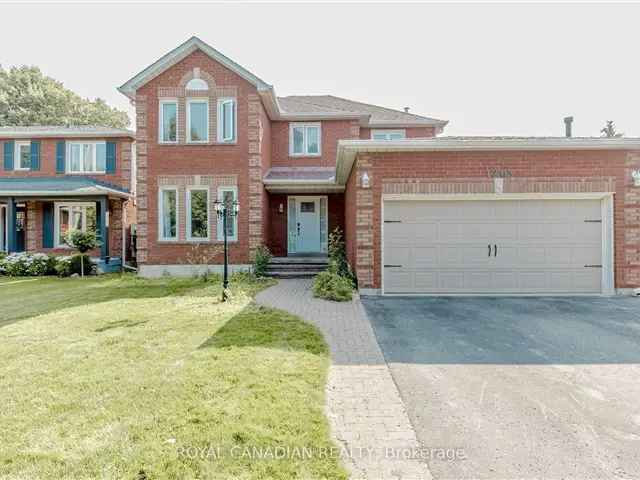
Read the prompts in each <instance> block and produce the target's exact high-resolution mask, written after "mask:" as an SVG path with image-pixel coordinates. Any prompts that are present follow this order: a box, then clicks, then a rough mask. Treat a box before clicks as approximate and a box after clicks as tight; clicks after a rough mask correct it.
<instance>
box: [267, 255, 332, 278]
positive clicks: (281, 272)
mask: <svg viewBox="0 0 640 480" xmlns="http://www.w3.org/2000/svg"><path fill="white" fill-rule="evenodd" d="M327 265H328V263H327V257H326V256H318V257H311V256H309V257H307V256H305V257H303V256H295V257H273V258H272V259H271V261H270V262H269V266H268V267H267V276H268V277H274V278H312V277H315V276H316V275H317V274H318V273H320V272H322V271H324V270H326V269H327Z"/></svg>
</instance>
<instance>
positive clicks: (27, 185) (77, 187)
mask: <svg viewBox="0 0 640 480" xmlns="http://www.w3.org/2000/svg"><path fill="white" fill-rule="evenodd" d="M9 192H11V194H12V195H13V194H24V195H29V194H34V193H44V192H46V193H48V194H51V195H95V194H98V193H101V194H103V195H104V194H105V193H110V192H111V193H122V194H128V193H129V191H128V190H127V189H126V188H123V187H120V186H118V185H114V184H111V183H108V182H102V181H100V180H96V179H95V178H88V177H76V176H60V177H0V196H2V195H3V194H5V195H6V194H8V193H9Z"/></svg>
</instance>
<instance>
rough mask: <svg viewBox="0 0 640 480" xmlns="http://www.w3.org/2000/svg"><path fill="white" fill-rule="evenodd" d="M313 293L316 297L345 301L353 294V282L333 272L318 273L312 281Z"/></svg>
mask: <svg viewBox="0 0 640 480" xmlns="http://www.w3.org/2000/svg"><path fill="white" fill-rule="evenodd" d="M313 294H314V295H315V296H316V297H319V298H324V299H325V300H333V301H335V302H347V301H349V300H351V297H352V295H353V283H352V282H351V280H350V279H348V278H345V277H341V276H340V275H338V274H337V273H334V272H329V271H326V272H322V273H319V274H318V275H317V276H316V278H315V280H314V282H313Z"/></svg>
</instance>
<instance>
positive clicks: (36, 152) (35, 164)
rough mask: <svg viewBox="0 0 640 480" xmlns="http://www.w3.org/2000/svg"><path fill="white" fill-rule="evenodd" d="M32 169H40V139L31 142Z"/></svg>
mask: <svg viewBox="0 0 640 480" xmlns="http://www.w3.org/2000/svg"><path fill="white" fill-rule="evenodd" d="M31 170H40V141H39V140H33V141H32V142H31Z"/></svg>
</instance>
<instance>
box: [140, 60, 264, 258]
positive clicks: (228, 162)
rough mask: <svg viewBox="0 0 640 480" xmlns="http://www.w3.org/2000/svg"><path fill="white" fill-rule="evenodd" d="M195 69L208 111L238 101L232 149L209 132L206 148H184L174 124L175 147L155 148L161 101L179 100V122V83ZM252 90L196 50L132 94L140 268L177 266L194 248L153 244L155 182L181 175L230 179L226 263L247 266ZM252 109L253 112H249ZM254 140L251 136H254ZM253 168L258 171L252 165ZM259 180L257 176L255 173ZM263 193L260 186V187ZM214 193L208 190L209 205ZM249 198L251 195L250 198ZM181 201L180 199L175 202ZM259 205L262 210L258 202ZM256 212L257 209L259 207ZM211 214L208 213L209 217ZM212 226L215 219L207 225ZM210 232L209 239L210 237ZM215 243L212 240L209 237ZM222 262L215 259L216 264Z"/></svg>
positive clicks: (182, 98) (155, 241) (155, 231)
mask: <svg viewBox="0 0 640 480" xmlns="http://www.w3.org/2000/svg"><path fill="white" fill-rule="evenodd" d="M194 68H199V69H200V71H201V76H202V77H203V78H205V80H207V81H208V83H209V88H210V90H213V91H212V92H210V98H211V100H210V106H209V108H210V112H214V111H215V109H216V104H215V98H216V96H218V95H229V94H230V92H235V96H236V98H237V143H236V144H232V145H223V144H215V136H214V135H213V133H214V132H211V133H210V140H211V144H210V145H189V144H185V143H183V140H184V132H181V129H182V128H183V127H181V123H182V122H181V121H180V120H179V122H178V123H179V128H178V136H179V137H180V139H181V142H180V143H179V144H177V145H173V144H172V145H165V144H159V143H158V112H159V98H160V97H169V96H173V97H178V99H179V102H180V105H179V107H178V110H179V113H178V115H179V117H180V114H181V113H182V118H184V107H182V105H183V104H184V101H185V95H186V93H188V92H185V91H184V88H183V86H184V83H185V80H186V79H187V78H189V77H190V76H192V74H193V71H194ZM256 98H257V91H256V88H255V87H254V86H253V85H251V84H250V83H249V82H247V81H246V80H244V79H243V78H241V77H240V76H238V75H237V74H236V73H234V72H232V71H231V70H229V69H227V68H226V67H224V66H223V65H221V64H219V63H217V62H215V61H214V60H212V59H211V58H210V57H209V56H207V55H205V54H204V53H202V52H201V51H195V52H194V53H192V54H191V55H189V56H187V57H186V58H184V59H183V60H182V61H180V62H179V63H177V64H176V65H174V66H173V67H171V68H170V69H168V70H167V71H165V72H163V73H162V74H160V75H159V76H157V77H156V78H154V79H152V80H151V81H149V82H148V83H147V84H146V85H144V86H143V87H141V88H140V89H139V90H138V91H137V92H136V114H137V117H136V118H137V126H138V128H137V137H136V138H137V141H138V238H139V245H138V261H139V263H141V264H145V263H148V264H164V265H166V264H179V263H187V256H188V255H189V254H190V252H191V251H192V249H193V243H187V242H163V243H159V242H158V217H157V214H158V200H157V199H158V178H159V177H160V176H185V177H188V178H185V181H186V182H187V183H188V182H190V181H193V178H194V176H195V175H202V176H206V175H209V176H211V175H213V176H217V175H221V176H235V177H236V178H237V186H238V200H239V202H240V205H241V207H240V215H239V217H238V242H237V243H233V244H231V245H230V250H229V252H230V255H229V257H230V262H231V263H238V264H239V263H248V262H249V261H250V255H249V215H250V210H251V209H250V203H249V199H250V192H249V186H250V177H249V161H250V158H249V157H250V151H249V147H250V144H252V142H253V143H256V144H257V138H252V139H249V131H250V129H251V128H255V129H256V131H257V127H258V121H257V120H255V121H254V118H257V117H255V116H256V115H259V112H258V111H256V112H253V111H251V112H250V111H249V103H250V101H251V102H253V103H254V104H255V99H256ZM252 108H253V107H252ZM254 136H255V135H254ZM253 150H254V148H253V147H252V152H251V154H252V159H251V161H252V162H254V161H255V162H256V163H259V160H257V157H258V156H259V154H260V151H259V150H260V149H259V148H257V149H255V150H257V151H253ZM257 168H261V166H260V165H257ZM258 176H259V174H258ZM260 188H262V187H260ZM215 195H216V192H215V191H213V189H212V191H211V197H212V198H211V200H213V199H214V197H215ZM252 195H253V194H252ZM179 200H182V201H183V199H179ZM257 201H258V203H259V204H260V205H262V203H263V199H262V198H259V199H258V200H257ZM257 210H259V211H261V209H260V208H259V207H258V209H257ZM213 215H215V213H214V212H213V210H212V216H213ZM259 215H260V217H259V219H258V223H259V227H258V228H259V229H260V230H261V229H262V213H261V212H260V213H259ZM212 221H215V220H212ZM213 233H214V232H213V231H212V236H213ZM214 238H215V237H214ZM216 243H217V242H216V241H215V240H214V241H212V242H211V243H210V247H211V248H210V250H211V251H214V250H217V249H218V248H219V246H218V245H216ZM221 260H222V257H220V256H219V257H218V263H219V262H221Z"/></svg>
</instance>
